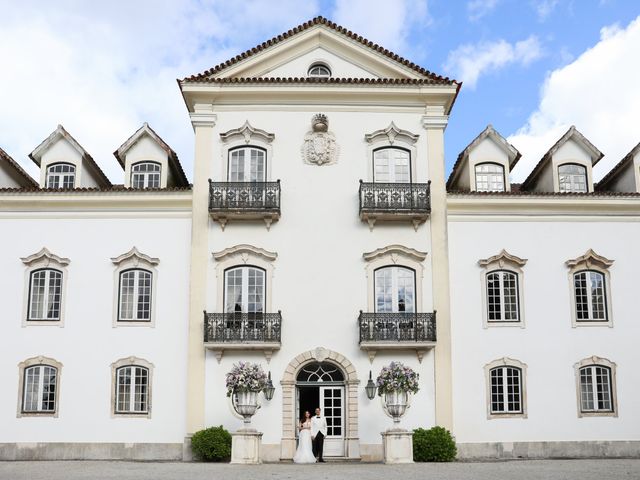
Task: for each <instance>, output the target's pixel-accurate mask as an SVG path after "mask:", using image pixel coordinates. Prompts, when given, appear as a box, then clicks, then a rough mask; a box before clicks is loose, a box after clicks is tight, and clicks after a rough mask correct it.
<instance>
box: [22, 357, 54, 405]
mask: <svg viewBox="0 0 640 480" xmlns="http://www.w3.org/2000/svg"><path fill="white" fill-rule="evenodd" d="M57 380H58V369H57V368H56V367H54V366H52V365H46V364H41V365H33V366H30V367H27V368H25V369H24V379H23V392H22V413H50V414H52V413H55V412H56V399H57Z"/></svg>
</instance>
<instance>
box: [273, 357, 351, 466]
mask: <svg viewBox="0 0 640 480" xmlns="http://www.w3.org/2000/svg"><path fill="white" fill-rule="evenodd" d="M359 383H360V381H359V380H358V377H357V374H356V369H355V367H354V366H353V364H352V363H351V362H350V361H349V360H347V359H346V358H345V357H344V356H343V355H340V354H339V353H337V352H333V351H331V350H327V349H325V348H322V347H318V348H316V349H314V350H310V351H308V352H304V353H301V354H300V355H298V356H297V357H296V358H294V359H293V360H292V361H291V362H290V363H289V365H288V366H287V368H286V369H285V373H284V375H283V378H282V381H281V382H280V384H281V385H282V443H281V455H280V456H281V458H282V459H291V458H293V455H294V454H295V450H296V434H297V432H296V426H297V424H298V421H299V418H300V416H301V412H304V411H305V410H310V411H313V410H315V408H316V407H318V406H319V407H320V408H322V410H323V414H324V415H325V417H327V426H330V428H329V431H328V432H327V433H328V435H327V440H326V441H325V456H327V457H329V456H335V457H346V458H354V459H357V458H360V440H359V437H358V384H359Z"/></svg>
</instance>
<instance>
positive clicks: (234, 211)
mask: <svg viewBox="0 0 640 480" xmlns="http://www.w3.org/2000/svg"><path fill="white" fill-rule="evenodd" d="M209 214H210V215H211V218H212V219H213V220H214V221H216V222H219V223H220V226H221V227H222V229H223V230H224V227H225V225H226V224H227V222H228V221H229V220H244V221H251V220H263V221H264V223H265V225H266V226H267V230H268V229H269V228H270V227H271V224H272V223H273V222H275V221H276V220H278V219H279V218H280V180H278V181H275V182H213V181H211V180H209Z"/></svg>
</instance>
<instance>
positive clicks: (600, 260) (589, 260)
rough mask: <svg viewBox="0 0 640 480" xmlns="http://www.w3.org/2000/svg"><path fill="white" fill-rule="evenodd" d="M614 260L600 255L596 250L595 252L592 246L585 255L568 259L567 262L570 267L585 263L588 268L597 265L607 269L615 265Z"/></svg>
mask: <svg viewBox="0 0 640 480" xmlns="http://www.w3.org/2000/svg"><path fill="white" fill-rule="evenodd" d="M613 262H614V260H609V259H608V258H606V257H603V256H601V255H598V254H597V253H596V252H594V251H593V250H592V249H591V248H590V249H589V250H587V252H586V253H585V254H584V255H582V256H580V257H577V258H574V259H572V260H567V261H566V262H565V264H566V265H567V267H569V268H575V267H577V266H580V265H585V266H586V267H587V268H591V267H592V266H597V267H600V268H604V269H607V268H609V267H610V266H611V265H613Z"/></svg>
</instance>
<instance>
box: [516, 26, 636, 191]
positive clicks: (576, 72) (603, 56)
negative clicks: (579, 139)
mask: <svg viewBox="0 0 640 480" xmlns="http://www.w3.org/2000/svg"><path fill="white" fill-rule="evenodd" d="M600 35H601V39H600V41H599V42H598V43H597V44H596V45H595V46H594V47H592V48H590V49H589V50H587V51H585V52H584V53H583V54H582V55H580V56H579V57H578V58H577V59H576V60H575V61H574V62H573V63H571V64H569V65H566V66H564V67H562V68H559V69H557V70H555V71H553V72H551V74H550V75H549V76H548V78H547V79H546V81H545V83H544V86H543V87H542V91H541V98H540V103H539V105H538V108H537V109H536V111H534V112H533V113H532V114H531V116H530V117H529V119H528V120H527V123H526V124H525V125H524V126H523V127H522V128H520V129H519V130H518V131H517V132H516V133H515V134H514V135H512V136H510V137H509V141H510V142H511V143H513V145H514V146H515V147H516V148H518V150H520V152H521V153H522V154H523V158H522V160H520V163H518V166H517V167H516V169H515V173H514V175H513V181H516V182H517V181H522V180H524V179H525V178H526V177H527V175H528V174H529V173H530V172H531V169H532V168H533V167H534V166H535V164H536V163H537V162H538V161H539V160H540V158H541V156H542V155H543V154H544V152H546V151H547V150H548V149H549V148H550V147H551V145H553V143H554V142H555V141H556V140H557V139H558V138H559V137H560V136H561V135H562V134H563V133H564V132H565V131H566V129H568V128H569V126H570V125H575V126H576V128H577V129H578V130H580V132H582V133H583V134H584V135H585V136H586V137H587V138H588V139H589V140H590V141H591V142H592V143H593V144H594V145H595V146H596V147H598V148H599V149H600V150H601V151H602V152H603V153H604V154H605V155H606V156H605V157H604V159H603V160H601V161H600V163H599V164H598V165H597V166H596V169H595V176H596V178H601V177H602V176H603V175H604V174H605V173H606V172H607V171H609V170H610V169H611V168H612V167H613V165H615V164H616V163H617V162H618V161H620V159H621V158H622V157H623V156H624V155H625V154H626V153H627V152H628V151H629V150H631V148H632V147H633V146H635V145H636V144H637V143H638V142H639V141H640V130H639V129H638V112H640V64H638V62H636V61H635V60H634V59H636V58H637V55H638V52H639V51H640V17H638V18H636V19H635V20H634V21H633V22H631V23H630V24H629V25H628V26H627V27H626V28H624V29H623V28H620V27H605V28H603V29H602V30H601V33H600Z"/></svg>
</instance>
